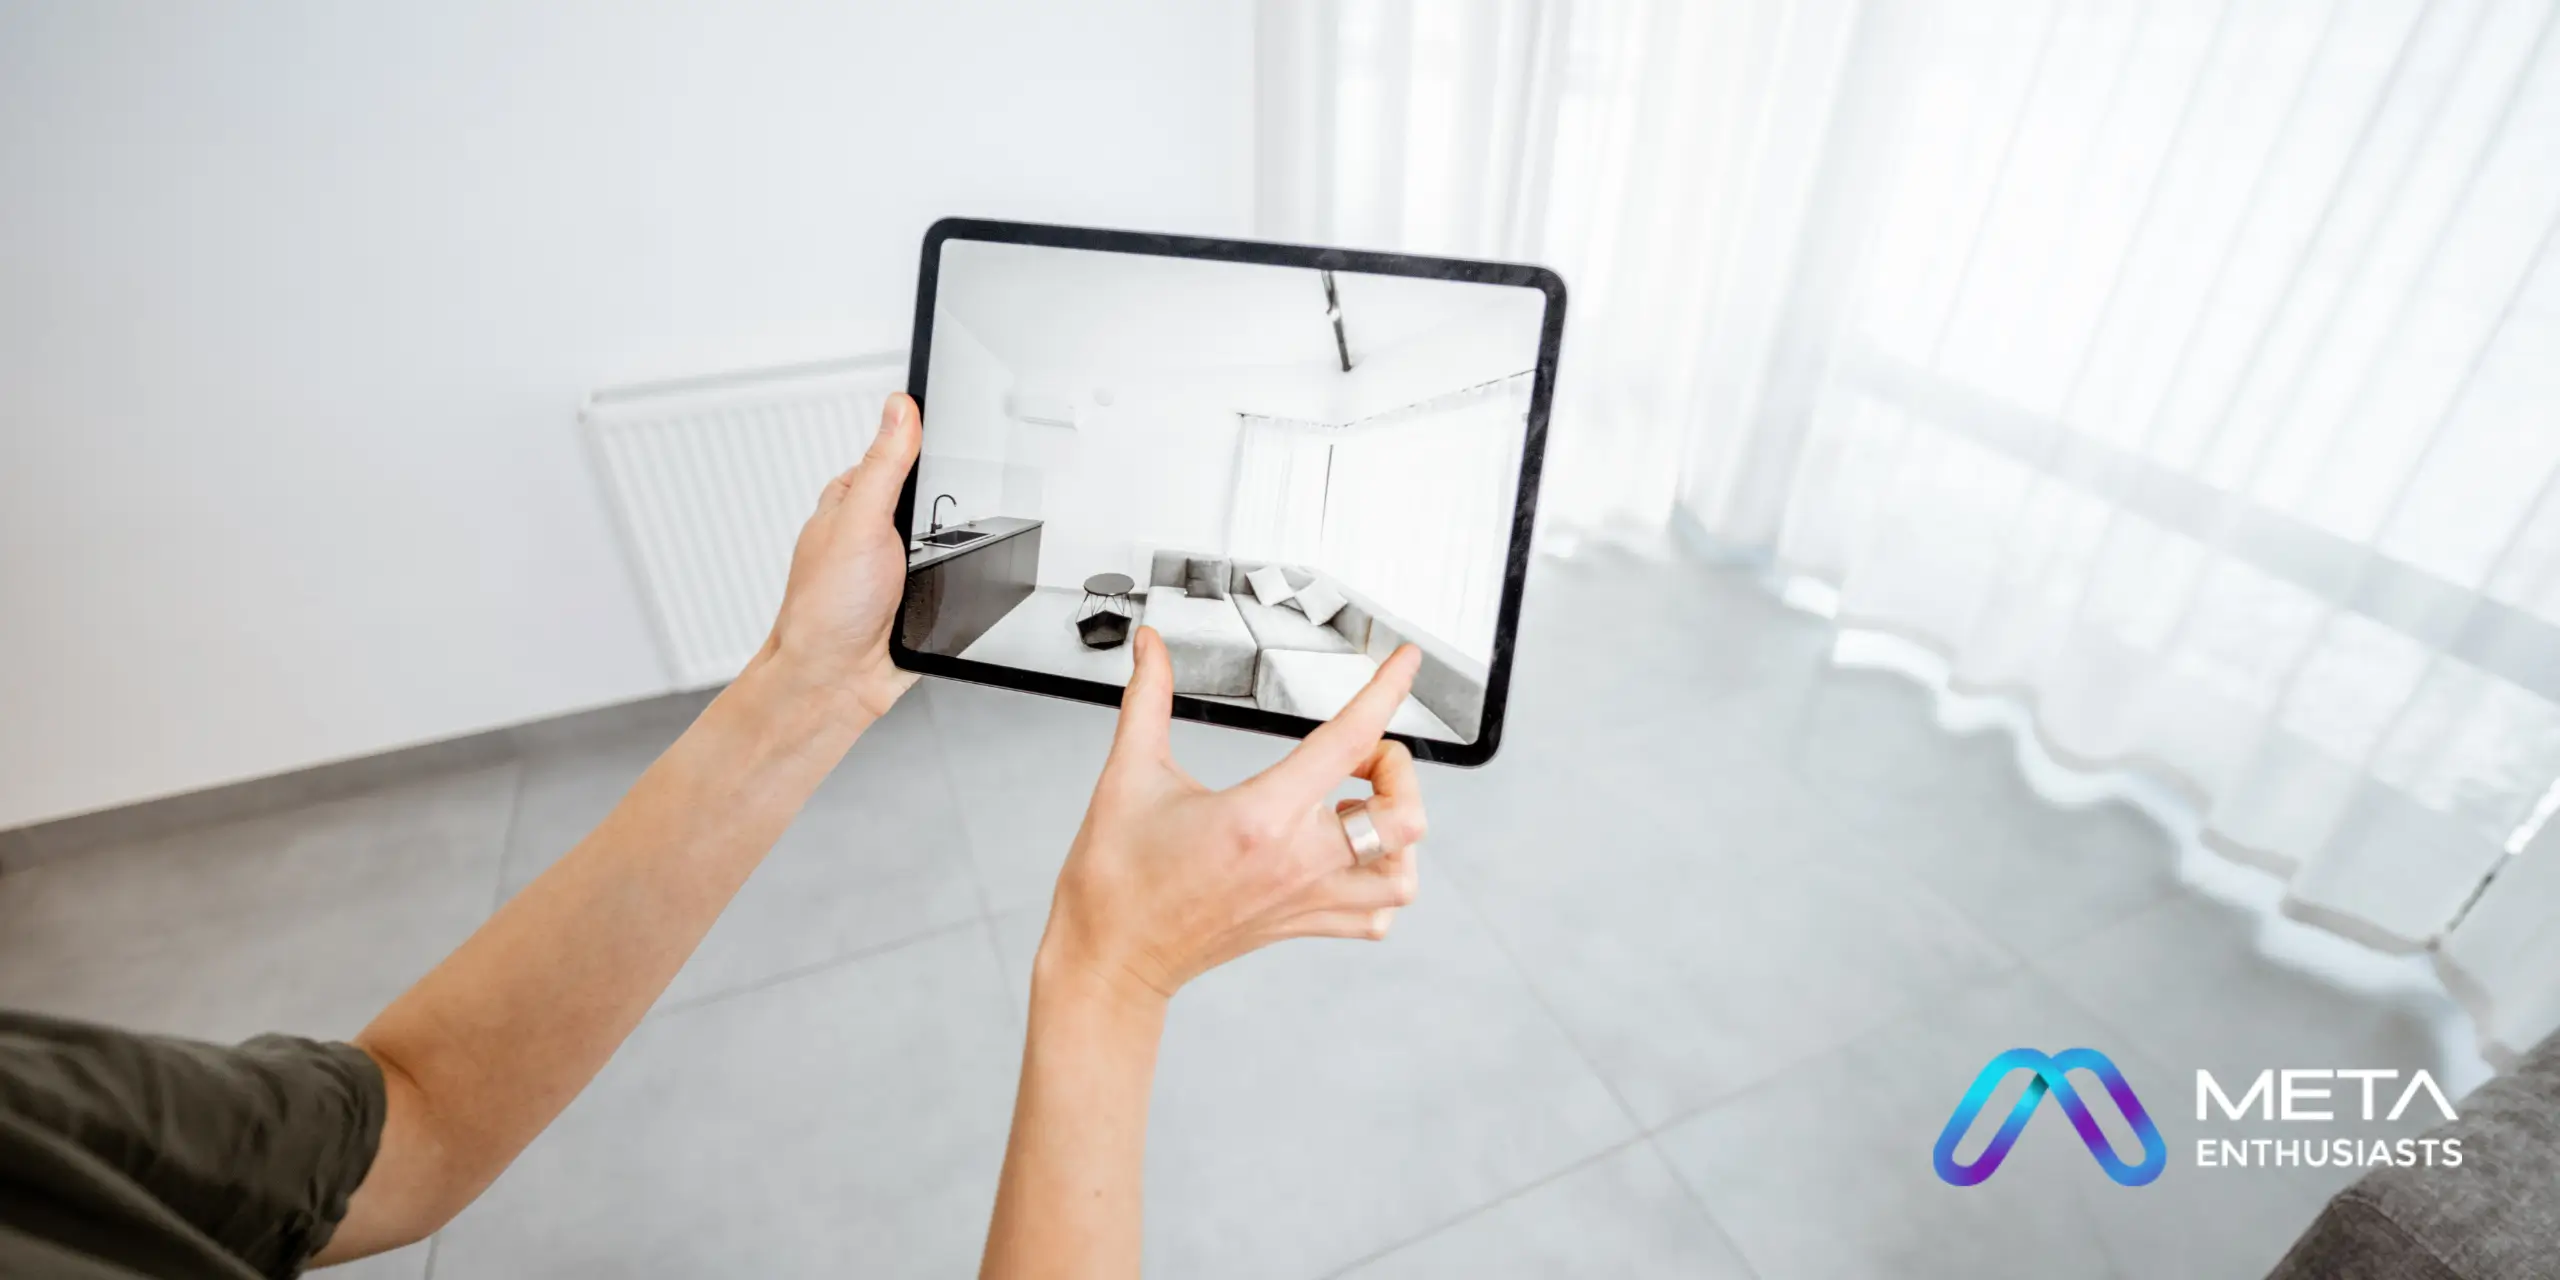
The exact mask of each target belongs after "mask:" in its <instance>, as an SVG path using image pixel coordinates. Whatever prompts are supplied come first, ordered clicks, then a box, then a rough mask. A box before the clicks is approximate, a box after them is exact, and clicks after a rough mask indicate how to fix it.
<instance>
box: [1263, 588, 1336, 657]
mask: <svg viewBox="0 0 2560 1280" xmlns="http://www.w3.org/2000/svg"><path fill="white" fill-rule="evenodd" d="M1234 603H1235V606H1236V612H1238V613H1241V614H1243V615H1244V625H1245V627H1246V629H1248V630H1250V631H1252V632H1253V640H1254V643H1256V644H1258V645H1261V646H1262V647H1263V648H1265V649H1294V650H1298V651H1300V652H1304V653H1358V652H1359V651H1360V646H1358V645H1356V644H1353V643H1351V638H1350V637H1348V636H1346V635H1344V634H1342V633H1341V632H1339V631H1336V630H1334V629H1333V628H1331V627H1319V626H1317V625H1316V624H1314V623H1312V622H1309V621H1307V615H1305V614H1303V613H1300V612H1298V610H1297V609H1296V607H1295V606H1292V605H1285V604H1284V605H1279V606H1277V607H1274V606H1272V605H1267V604H1264V603H1262V602H1261V601H1259V600H1256V599H1254V598H1252V597H1251V596H1237V597H1235V602H1234Z"/></svg>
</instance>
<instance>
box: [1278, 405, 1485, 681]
mask: <svg viewBox="0 0 2560 1280" xmlns="http://www.w3.org/2000/svg"><path fill="white" fill-rule="evenodd" d="M1530 390H1531V381H1530V379H1529V377H1528V376H1527V375H1526V374H1523V375H1520V376H1516V377H1510V378H1504V379H1501V380H1499V381H1496V382H1491V383H1487V384H1485V385H1483V386H1479V387H1469V388H1465V389H1463V390H1460V391H1457V392H1453V393H1450V394H1448V395H1443V396H1436V397H1433V398H1432V399H1429V400H1426V401H1423V402H1421V403H1418V404H1414V405H1409V406H1406V407H1403V408H1400V409H1397V410H1394V411H1392V412H1388V413H1383V414H1378V415H1376V416H1374V417H1370V418H1365V419H1362V420H1360V421H1358V422H1353V423H1343V424H1331V423H1316V422H1302V421H1297V420H1293V419H1280V418H1267V417H1261V416H1257V415H1252V414H1247V415H1244V431H1243V434H1242V436H1241V437H1240V438H1239V443H1238V447H1237V456H1236V486H1235V497H1234V501H1233V502H1232V504H1231V505H1230V507H1229V510H1230V512H1231V513H1232V514H1231V516H1230V520H1229V526H1228V538H1227V547H1228V553H1229V554H1230V555H1235V556H1240V557H1243V558H1246V559H1252V560H1281V561H1286V562H1289V563H1291V564H1297V565H1301V566H1305V567H1307V568H1310V569H1314V570H1317V571H1320V572H1322V573H1324V574H1325V575H1326V576H1328V577H1331V578H1333V579H1334V580H1335V581H1337V582H1340V583H1341V584H1342V585H1344V586H1347V587H1349V588H1350V589H1352V590H1353V591H1356V592H1358V593H1360V594H1361V595H1362V596H1363V597H1365V598H1367V599H1368V600H1370V601H1372V602H1374V603H1376V604H1377V605H1378V606H1379V607H1380V608H1383V609H1385V610H1386V611H1387V612H1388V613H1390V614H1392V615H1393V616H1394V620H1395V621H1396V622H1399V623H1402V624H1404V625H1405V626H1406V627H1408V628H1413V629H1418V630H1420V631H1421V632H1423V633H1424V634H1426V635H1428V636H1431V637H1433V638H1436V639H1439V640H1443V641H1446V642H1447V643H1448V646H1449V647H1450V648H1452V649H1455V650H1456V651H1458V652H1460V653H1463V654H1465V655H1467V656H1469V657H1472V658H1474V659H1475V660H1476V661H1478V662H1487V663H1489V662H1491V661H1492V656H1493V623H1494V614H1495V613H1496V612H1497V611H1498V610H1499V608H1500V607H1501V603H1502V573H1503V568H1504V564H1505V560H1506V555H1507V552H1508V549H1509V546H1510V536H1511V519H1512V515H1513V512H1512V507H1511V503H1510V502H1509V501H1508V499H1507V496H1506V495H1508V494H1509V493H1510V492H1511V490H1512V480H1513V478H1514V477H1516V476H1517V475H1518V473H1519V469H1520V445H1521V441H1522V437H1523V434H1524V428H1525V424H1526V422H1527V418H1528V412H1529V392H1530Z"/></svg>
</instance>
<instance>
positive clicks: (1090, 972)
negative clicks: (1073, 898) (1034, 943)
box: [1031, 924, 1172, 1025]
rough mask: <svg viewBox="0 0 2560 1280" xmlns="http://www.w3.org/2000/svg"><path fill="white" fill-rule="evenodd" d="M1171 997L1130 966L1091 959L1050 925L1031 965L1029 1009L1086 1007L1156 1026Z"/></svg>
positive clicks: (1066, 934)
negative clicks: (1066, 1006) (1038, 1006)
mask: <svg viewBox="0 0 2560 1280" xmlns="http://www.w3.org/2000/svg"><path fill="white" fill-rule="evenodd" d="M1171 1001H1172V993H1171V992H1170V991H1167V990H1165V989H1164V988H1162V987H1160V986H1159V985H1157V984H1156V983H1154V982H1151V981H1148V980H1147V979H1146V978H1145V977H1144V976H1143V975H1141V974H1140V973H1138V971H1137V970H1136V969H1134V968H1132V967H1131V966H1129V965H1126V964H1122V963H1118V962H1115V961H1112V960H1110V959H1107V958H1105V957H1102V956H1099V955H1096V954H1094V953H1093V952H1091V951H1090V949H1087V948H1083V947H1080V946H1078V945H1077V943H1076V942H1075V941H1074V940H1073V939H1072V938H1071V937H1069V936H1068V931H1066V930H1062V929H1061V928H1059V927H1058V926H1057V925H1056V924H1052V925H1051V927H1050V929H1049V931H1048V933H1046V934H1045V935H1043V936H1042V937H1041V939H1040V949H1039V951H1038V952H1037V953H1035V954H1034V955H1033V957H1032V960H1031V1002H1032V1003H1033V1004H1034V1005H1047V1006H1055V1005H1075V1006H1088V1007H1094V1008H1099V1009H1105V1010H1108V1011H1110V1012H1111V1013H1112V1014H1113V1015H1114V1016H1116V1017H1119V1018H1123V1019H1134V1020H1138V1021H1146V1022H1153V1023H1155V1024H1157V1025H1161V1024H1162V1023H1163V1021H1164V1012H1165V1007H1166V1006H1167V1005H1168V1004H1169V1003H1171Z"/></svg>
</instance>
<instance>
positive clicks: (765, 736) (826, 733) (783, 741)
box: [714, 649, 880, 754]
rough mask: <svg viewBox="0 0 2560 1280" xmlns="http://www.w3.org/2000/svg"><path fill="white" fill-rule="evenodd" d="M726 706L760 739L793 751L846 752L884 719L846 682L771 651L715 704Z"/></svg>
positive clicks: (751, 661)
mask: <svg viewBox="0 0 2560 1280" xmlns="http://www.w3.org/2000/svg"><path fill="white" fill-rule="evenodd" d="M722 704H728V705H729V706H731V707H733V708H734V712H735V714H736V715H737V717H738V718H739V719H740V720H741V721H742V722H744V723H745V724H746V725H748V726H750V727H751V728H752V730H753V731H754V733H755V735H756V736H757V737H758V738H760V739H762V740H764V741H767V742H769V743H772V744H773V745H775V746H777V747H779V748H781V749H784V750H790V751H802V750H818V751H827V750H833V751H834V752H835V753H837V754H842V753H843V752H844V751H845V750H846V749H848V748H850V747H851V746H852V745H853V742H854V739H856V738H859V737H861V736H862V732H863V730H865V729H868V728H870V727H871V724H872V722H873V721H875V720H877V719H879V718H880V716H879V713H878V712H876V711H873V710H872V709H871V706H870V703H869V702H867V701H866V700H865V699H863V698H861V697H860V696H858V695H857V694H856V693H855V692H854V691H853V690H852V689H850V688H848V687H847V686H846V685H845V684H844V683H843V682H841V681H831V680H825V679H821V678H818V677H817V676H816V675H815V674H814V673H812V672H810V671H808V670H807V669H806V668H804V667H801V666H799V665H797V664H795V663H792V662H789V661H787V660H785V659H783V658H782V657H780V656H779V655H778V654H776V653H775V652H773V651H772V650H771V649H767V650H765V651H764V652H762V653H759V654H757V655H756V656H755V657H754V658H752V659H749V660H748V662H747V666H746V669H745V670H743V671H740V672H739V673H738V678H737V679H735V680H732V681H730V682H729V687H728V688H727V689H725V690H723V691H721V694H720V697H719V699H718V700H717V702H716V703H715V704H714V705H722Z"/></svg>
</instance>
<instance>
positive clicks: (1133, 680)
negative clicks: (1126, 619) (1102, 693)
mask: <svg viewBox="0 0 2560 1280" xmlns="http://www.w3.org/2000/svg"><path fill="white" fill-rule="evenodd" d="M1129 656H1130V658H1131V659H1132V661H1133V662H1134V664H1135V666H1134V669H1133V670H1131V671H1130V673H1129V690H1128V692H1126V693H1123V694H1121V695H1120V728H1119V731H1118V732H1116V733H1114V734H1113V735H1112V737H1111V760H1112V763H1114V764H1118V763H1121V762H1122V761H1124V760H1128V761H1136V760H1168V759H1171V758H1172V755H1173V663H1172V661H1171V660H1170V659H1169V658H1167V657H1166V656H1165V651H1164V638H1163V637H1162V636H1159V635H1157V634H1156V629H1155V628H1154V627H1140V628H1138V630H1137V634H1135V635H1133V636H1131V637H1130V639H1129Z"/></svg>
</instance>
